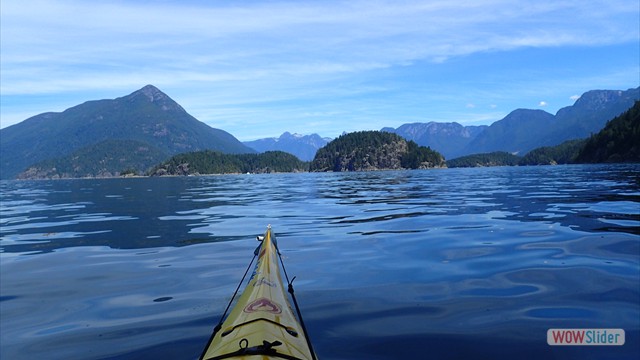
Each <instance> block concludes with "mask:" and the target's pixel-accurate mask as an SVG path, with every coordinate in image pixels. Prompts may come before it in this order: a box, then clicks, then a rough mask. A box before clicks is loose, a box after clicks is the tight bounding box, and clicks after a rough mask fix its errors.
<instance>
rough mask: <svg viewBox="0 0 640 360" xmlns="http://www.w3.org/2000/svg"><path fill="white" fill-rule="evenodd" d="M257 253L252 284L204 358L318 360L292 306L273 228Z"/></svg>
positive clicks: (202, 359) (218, 332)
mask: <svg viewBox="0 0 640 360" xmlns="http://www.w3.org/2000/svg"><path fill="white" fill-rule="evenodd" d="M256 251H257V257H258V262H257V264H256V267H255V270H254V272H253V275H252V276H251V279H250V280H249V283H248V284H247V286H246V288H245V290H244V292H243V293H242V295H241V296H240V298H239V299H238V302H237V303H236V305H235V306H234V308H233V310H232V311H231V313H230V314H229V316H228V317H227V318H226V319H225V321H224V322H223V323H222V327H221V328H219V331H214V334H213V335H212V337H211V339H210V341H209V344H208V345H207V348H206V349H205V351H204V352H203V354H202V356H201V357H200V359H201V360H217V359H292V360H294V359H297V360H307V359H308V360H311V359H316V357H315V354H313V355H312V350H310V343H309V342H308V341H307V338H306V336H305V332H304V328H303V327H302V326H301V324H300V322H298V319H297V318H296V316H295V313H294V311H293V309H292V308H291V305H290V303H289V300H288V296H287V294H286V290H285V288H284V285H283V282H282V277H281V275H280V264H279V263H278V249H277V243H276V239H275V236H274V235H273V233H272V231H271V227H270V226H269V227H268V228H267V231H266V233H265V235H264V238H263V239H262V244H261V245H260V247H259V248H258V249H257V250H256ZM294 300H295V299H294Z"/></svg>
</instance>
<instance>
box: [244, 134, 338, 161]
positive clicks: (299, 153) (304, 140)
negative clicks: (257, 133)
mask: <svg viewBox="0 0 640 360" xmlns="http://www.w3.org/2000/svg"><path fill="white" fill-rule="evenodd" d="M329 141H331V138H322V137H320V135H318V134H311V135H300V134H291V133H290V132H288V131H287V132H285V133H283V134H282V135H280V137H277V138H265V139H258V140H254V141H245V142H243V144H245V145H246V146H248V147H250V148H252V149H254V150H256V151H258V152H265V151H276V150H278V151H284V152H288V153H290V154H293V155H295V156H296V157H297V158H298V159H300V160H304V161H311V160H313V157H314V156H315V155H316V152H317V151H318V149H320V148H321V147H323V146H325V145H327V143H328V142H329Z"/></svg>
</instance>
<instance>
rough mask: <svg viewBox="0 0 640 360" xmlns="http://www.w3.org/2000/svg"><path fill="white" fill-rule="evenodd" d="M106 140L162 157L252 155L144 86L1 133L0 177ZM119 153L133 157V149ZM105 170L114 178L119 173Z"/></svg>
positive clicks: (19, 125)
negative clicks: (215, 153)
mask: <svg viewBox="0 0 640 360" xmlns="http://www.w3.org/2000/svg"><path fill="white" fill-rule="evenodd" d="M107 140H130V141H133V142H136V144H137V145H134V146H136V147H139V144H138V143H142V144H144V145H143V147H144V146H149V147H150V148H153V149H157V151H159V152H161V153H163V154H164V155H165V156H164V157H165V158H166V157H169V156H171V155H173V154H178V153H182V152H188V151H196V150H206V149H209V150H216V151H221V152H225V153H253V152H255V151H254V150H253V149H250V148H248V147H246V146H245V145H243V144H242V143H241V142H240V141H238V140H237V139H236V138H235V137H233V136H232V135H231V134H229V133H227V132H225V131H223V130H219V129H214V128H212V127H210V126H208V125H206V124H205V123H203V122H200V121H198V120H197V119H196V118H194V117H193V116H191V115H189V114H188V113H187V112H186V111H185V110H184V109H183V108H182V106H180V105H178V103H176V102H175V101H173V100H172V99H171V98H170V97H169V96H167V95H166V94H164V93H163V92H162V91H160V90H159V89H157V88H156V87H154V86H152V85H147V86H145V87H143V88H142V89H140V90H138V91H135V92H133V93H131V94H130V95H127V96H124V97H120V98H117V99H110V100H96V101H88V102H85V103H83V104H81V105H77V106H74V107H72V108H69V109H67V110H65V111H63V112H61V113H52V112H49V113H44V114H40V115H36V116H34V117H31V118H29V119H27V120H25V121H23V122H21V123H18V124H15V125H13V126H9V127H7V128H4V129H2V130H0V152H1V153H2V158H1V159H0V176H1V177H2V178H3V179H10V178H14V177H16V175H18V174H19V173H20V172H22V171H25V170H26V169H27V168H29V167H30V166H32V165H34V164H36V163H39V162H42V161H45V160H51V159H56V158H63V157H65V156H69V155H70V154H72V153H75V154H76V156H80V157H82V156H83V148H85V150H86V151H92V149H93V146H94V145H96V144H98V143H101V142H104V141H107ZM133 142H130V143H129V144H133ZM121 144H126V142H125V143H121ZM86 151H85V152H86ZM118 151H119V152H121V153H124V154H126V153H131V154H134V153H136V149H133V148H132V149H118ZM87 156H88V157H89V158H94V156H93V155H87ZM154 157H155V155H154ZM94 160H95V159H94ZM103 160H104V161H105V162H108V161H107V159H103ZM128 165H131V164H128ZM133 166H134V167H142V166H144V164H133ZM41 170H43V171H48V170H47V169H41ZM105 170H106V171H107V172H110V173H115V172H118V171H121V170H122V169H117V168H115V169H111V168H107V169H105ZM138 170H141V171H142V170H146V169H142V168H138ZM96 175H97V174H96Z"/></svg>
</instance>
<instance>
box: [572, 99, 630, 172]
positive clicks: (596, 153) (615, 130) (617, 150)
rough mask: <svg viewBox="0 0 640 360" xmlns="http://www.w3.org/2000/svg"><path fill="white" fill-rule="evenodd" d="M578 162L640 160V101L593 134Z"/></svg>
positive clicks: (578, 157) (579, 155)
mask: <svg viewBox="0 0 640 360" xmlns="http://www.w3.org/2000/svg"><path fill="white" fill-rule="evenodd" d="M576 162H581V163H598V162H640V101H636V103H635V105H634V106H633V107H632V108H631V109H629V110H628V111H627V112H625V113H624V114H622V115H620V116H618V117H616V118H615V119H612V120H611V121H609V122H608V123H607V125H606V126H605V127H604V129H602V130H601V131H600V132H599V133H597V134H595V135H593V136H591V137H590V138H589V139H588V140H587V141H586V143H585V144H584V146H583V148H582V150H581V151H580V153H579V154H578V155H577V156H576Z"/></svg>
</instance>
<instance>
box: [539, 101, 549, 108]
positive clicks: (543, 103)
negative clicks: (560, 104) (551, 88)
mask: <svg viewBox="0 0 640 360" xmlns="http://www.w3.org/2000/svg"><path fill="white" fill-rule="evenodd" d="M547 105H549V104H547V102H546V101H540V102H539V103H538V106H540V107H545V106H547Z"/></svg>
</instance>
